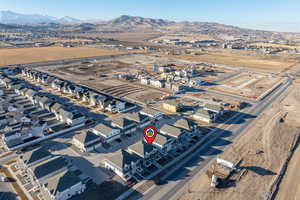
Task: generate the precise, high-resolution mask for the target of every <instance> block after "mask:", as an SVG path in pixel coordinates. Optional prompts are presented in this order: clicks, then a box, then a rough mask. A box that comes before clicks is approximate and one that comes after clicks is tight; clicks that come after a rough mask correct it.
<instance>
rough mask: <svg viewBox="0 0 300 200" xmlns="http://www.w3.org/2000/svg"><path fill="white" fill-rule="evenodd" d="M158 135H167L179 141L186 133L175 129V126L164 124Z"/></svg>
mask: <svg viewBox="0 0 300 200" xmlns="http://www.w3.org/2000/svg"><path fill="white" fill-rule="evenodd" d="M159 132H160V133H163V134H165V135H169V136H171V137H174V138H175V139H179V138H180V137H182V136H183V135H185V134H186V132H185V131H184V130H182V129H180V128H177V127H175V126H172V125H169V124H164V125H163V126H162V127H161V128H160V129H159Z"/></svg>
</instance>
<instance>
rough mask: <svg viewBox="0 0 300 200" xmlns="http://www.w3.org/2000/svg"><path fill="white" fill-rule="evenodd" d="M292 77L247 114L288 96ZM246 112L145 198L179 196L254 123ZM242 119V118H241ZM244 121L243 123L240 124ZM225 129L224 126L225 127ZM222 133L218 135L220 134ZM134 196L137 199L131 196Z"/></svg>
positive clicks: (252, 113) (253, 113) (165, 178)
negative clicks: (190, 181) (229, 133)
mask: <svg viewBox="0 0 300 200" xmlns="http://www.w3.org/2000/svg"><path fill="white" fill-rule="evenodd" d="M291 82H292V80H288V81H287V82H285V83H284V84H282V85H281V87H279V88H277V89H276V90H274V91H273V92H272V93H271V94H270V95H268V96H267V97H266V98H265V99H264V100H263V101H261V102H259V103H257V104H255V105H254V106H253V107H252V108H251V110H250V111H249V112H248V114H251V115H253V116H258V115H259V114H261V113H262V112H263V111H264V110H265V109H266V108H268V107H269V106H270V105H272V103H273V102H274V101H275V100H276V99H278V98H279V97H283V96H284V95H286V92H285V91H286V89H287V88H288V87H289V86H290V84H291ZM247 116H248V115H247V114H241V115H239V116H238V117H237V118H234V119H232V120H231V121H230V122H228V124H229V125H227V127H226V129H225V130H223V131H220V132H219V133H218V134H217V136H216V137H213V138H212V139H211V140H210V141H209V142H208V143H207V145H206V146H205V147H202V148H199V150H198V151H196V152H194V153H193V154H192V155H190V156H189V158H187V159H185V163H184V165H183V166H181V167H178V169H176V170H175V171H172V172H170V173H168V175H167V176H166V177H163V178H162V180H165V181H167V184H163V185H159V186H158V185H155V186H153V187H152V188H151V189H150V190H148V191H147V192H146V193H145V194H144V196H143V197H142V199H143V200H152V199H153V200H159V199H160V200H165V199H177V198H178V197H180V195H181V194H182V192H183V191H184V186H185V185H186V183H187V182H188V181H189V180H191V179H192V178H193V177H194V176H195V175H197V174H198V173H201V172H202V171H203V169H205V168H206V167H207V166H208V163H210V162H212V161H213V160H214V159H215V158H216V157H217V154H218V153H221V152H222V151H224V150H225V149H226V148H227V147H228V146H229V145H227V144H230V143H233V142H234V140H236V139H237V138H238V137H240V136H242V135H243V133H245V132H246V130H247V128H249V127H250V125H252V124H253V123H255V118H245V117H247ZM240 120H242V121H240ZM240 122H241V123H240ZM222 129H224V128H223V127H222ZM224 131H230V132H231V133H232V134H231V135H229V136H228V137H226V138H224V139H220V136H221V135H222V133H223V132H224ZM218 135H219V136H218ZM131 199H138V197H136V198H134V197H133V198H131Z"/></svg>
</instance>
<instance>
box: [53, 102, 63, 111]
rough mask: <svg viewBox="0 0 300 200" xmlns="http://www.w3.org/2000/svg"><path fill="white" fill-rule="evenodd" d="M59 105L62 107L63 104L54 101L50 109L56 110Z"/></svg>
mask: <svg viewBox="0 0 300 200" xmlns="http://www.w3.org/2000/svg"><path fill="white" fill-rule="evenodd" d="M61 107H63V105H62V104H60V103H57V102H56V103H55V104H54V105H53V106H52V107H51V109H52V110H55V111H58V110H59V109H60V108H61Z"/></svg>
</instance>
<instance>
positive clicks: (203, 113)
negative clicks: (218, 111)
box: [193, 109, 216, 123]
mask: <svg viewBox="0 0 300 200" xmlns="http://www.w3.org/2000/svg"><path fill="white" fill-rule="evenodd" d="M193 118H194V119H196V120H200V121H204V122H207V123H212V122H213V121H214V120H215V119H216V115H214V114H213V113H212V112H210V111H208V110H204V109H199V110H197V111H196V113H195V114H193Z"/></svg>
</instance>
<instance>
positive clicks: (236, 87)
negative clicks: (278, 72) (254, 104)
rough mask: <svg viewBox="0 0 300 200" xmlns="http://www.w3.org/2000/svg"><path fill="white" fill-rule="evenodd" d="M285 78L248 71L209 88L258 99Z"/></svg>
mask: <svg viewBox="0 0 300 200" xmlns="http://www.w3.org/2000/svg"><path fill="white" fill-rule="evenodd" d="M283 80H285V78H283V77H279V76H271V75H266V74H260V73H253V72H247V73H242V74H240V75H239V76H237V77H234V78H231V79H229V80H226V81H224V82H222V83H220V85H217V86H213V87H209V89H212V90H217V91H221V92H226V93H230V94H234V95H239V96H244V97H248V98H254V99H257V98H261V97H262V96H263V95H266V94H267V93H268V91H269V90H271V89H272V88H275V87H276V86H278V85H279V84H280V83H282V81H283Z"/></svg>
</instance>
